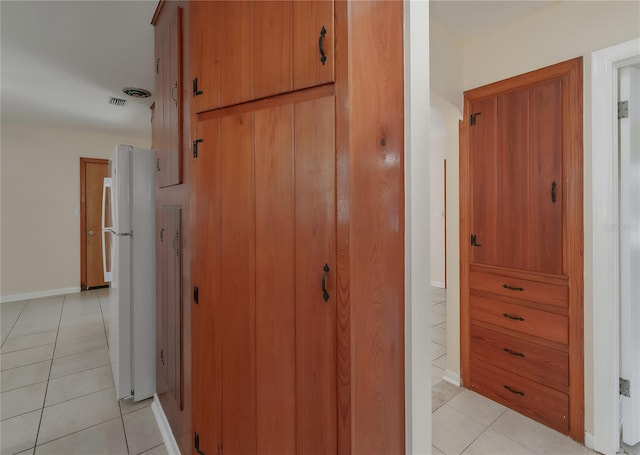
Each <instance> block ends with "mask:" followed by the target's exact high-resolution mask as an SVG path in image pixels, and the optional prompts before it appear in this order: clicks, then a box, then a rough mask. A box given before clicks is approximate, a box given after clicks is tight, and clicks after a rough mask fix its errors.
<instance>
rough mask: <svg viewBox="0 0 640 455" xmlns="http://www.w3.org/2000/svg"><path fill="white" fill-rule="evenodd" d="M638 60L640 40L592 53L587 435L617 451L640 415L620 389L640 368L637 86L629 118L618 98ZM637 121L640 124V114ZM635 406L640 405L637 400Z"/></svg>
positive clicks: (638, 427)
mask: <svg viewBox="0 0 640 455" xmlns="http://www.w3.org/2000/svg"><path fill="white" fill-rule="evenodd" d="M639 64H640V39H635V40H631V41H628V42H625V43H622V44H619V45H616V46H612V47H609V48H606V49H602V50H600V51H597V52H594V53H593V54H592V98H593V103H592V104H593V107H592V112H593V117H592V125H593V130H592V135H593V136H592V138H593V155H592V168H593V173H592V180H593V191H592V194H593V205H592V209H593V219H592V220H593V224H592V225H593V244H592V247H593V261H592V264H593V350H594V356H593V372H594V375H593V396H594V409H593V414H594V428H593V430H594V432H593V435H587V436H588V438H587V439H591V441H590V442H591V444H588V445H589V446H591V447H593V448H594V449H595V450H597V451H598V452H602V453H604V454H615V453H617V452H618V450H619V449H620V446H621V438H620V436H621V430H623V433H622V436H623V439H625V440H626V441H628V440H630V439H629V438H633V437H634V436H633V429H632V428H629V427H627V428H623V427H626V426H627V424H629V423H631V422H632V421H633V419H635V431H636V432H637V431H640V421H639V420H638V416H637V415H635V416H633V415H630V414H629V413H628V412H627V411H629V410H633V409H634V407H633V405H632V406H627V405H626V404H625V402H628V400H629V398H627V397H624V396H623V395H624V391H623V390H621V387H620V385H621V384H620V383H621V381H619V379H620V377H621V376H630V377H629V378H624V379H631V382H632V383H633V382H634V377H635V378H637V377H638V376H639V375H640V365H639V363H640V362H638V357H637V348H636V349H633V343H634V341H633V340H631V339H630V338H629V334H627V332H628V330H629V329H631V331H632V332H633V331H635V332H637V327H634V326H637V324H640V309H639V308H638V306H639V305H640V302H638V295H637V292H636V294H635V295H634V294H633V290H632V288H631V286H632V285H633V284H636V285H637V283H635V281H637V280H634V279H631V280H626V279H625V276H627V277H633V274H634V273H635V274H636V276H637V273H638V272H637V267H638V264H637V260H638V259H637V258H638V256H639V255H640V253H639V252H638V248H640V246H639V245H638V242H640V228H639V227H638V213H637V210H638V205H637V203H638V201H637V191H638V190H637V186H635V189H634V188H632V187H631V185H630V183H631V182H633V181H634V180H635V185H637V175H638V174H637V172H638V169H637V168H638V166H639V165H640V164H638V157H637V153H638V151H637V146H636V148H635V158H634V157H633V155H632V154H631V155H630V154H628V153H627V152H625V150H624V146H625V145H624V143H625V141H627V140H628V139H630V137H631V136H630V135H629V132H635V133H636V140H637V131H634V130H636V129H637V128H634V127H630V128H629V126H630V125H634V123H633V122H634V120H633V118H632V116H633V107H632V103H633V101H634V98H635V99H636V102H638V101H637V97H638V96H639V95H638V94H637V93H638V89H639V88H638V87H637V86H636V87H635V93H636V95H635V97H634V96H633V95H631V96H630V99H629V100H628V101H629V104H630V106H629V107H628V109H629V114H630V115H629V118H628V120H627V118H626V117H625V115H626V114H625V113H624V112H623V111H624V109H623V110H622V111H621V112H620V114H619V113H618V109H617V108H618V101H621V100H619V99H618V96H619V94H620V95H624V92H623V89H624V87H623V85H624V81H623V80H622V78H623V77H624V74H625V73H628V72H629V71H628V70H629V68H633V67H635V68H638V65H639ZM632 72H633V71H632ZM636 84H640V82H636ZM628 88H629V87H627V89H628ZM623 98H627V96H623ZM636 112H637V111H636ZM635 115H637V113H636V114H635ZM625 122H627V123H628V124H627V127H626V129H627V130H630V131H629V132H625ZM635 122H636V124H637V120H635ZM629 171H631V173H632V174H633V172H635V173H636V174H634V175H635V177H634V175H629ZM634 191H635V193H634ZM634 194H635V195H636V196H635V197H634ZM629 196H630V197H629ZM634 200H635V206H633V205H631V206H630V204H629V203H631V204H633V202H634ZM633 207H635V210H636V212H635V221H634V219H633V218H629V216H630V215H631V216H632V217H633V216H634V212H633ZM627 237H631V238H632V240H631V241H630V242H629V239H627ZM633 245H635V252H633V251H634V246H633ZM630 253H631V255H632V256H633V255H634V254H635V257H636V262H635V265H634V263H633V262H630V261H629V254H630ZM634 267H636V268H635V270H634ZM629 290H631V294H629V292H628V291H629ZM625 295H630V296H632V297H635V299H633V298H632V299H631V301H628V302H627V304H626V305H625V304H624V300H625ZM623 321H624V323H622V322H623ZM636 336H637V334H636ZM635 342H637V339H636V341H635ZM626 352H631V353H632V354H633V353H634V352H635V356H633V355H632V356H631V362H630V361H629V360H626V359H625V353H626ZM634 360H635V363H634ZM635 382H636V383H637V382H638V379H635ZM637 388H638V387H637V386H636V389H637ZM632 389H633V384H632ZM621 391H622V392H623V394H621V393H620V392H621ZM635 397H637V394H635ZM630 398H631V399H633V398H634V394H631V397H630ZM627 404H628V403H627ZM625 408H626V409H625ZM635 410H636V411H638V409H637V406H636V407H635ZM636 414H637V412H636ZM636 438H637V437H636ZM587 442H589V441H587ZM636 447H637V445H636Z"/></svg>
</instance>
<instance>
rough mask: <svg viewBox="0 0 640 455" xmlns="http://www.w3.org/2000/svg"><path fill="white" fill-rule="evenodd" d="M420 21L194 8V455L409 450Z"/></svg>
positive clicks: (340, 11)
mask: <svg viewBox="0 0 640 455" xmlns="http://www.w3.org/2000/svg"><path fill="white" fill-rule="evenodd" d="M402 11H403V5H402V3H399V2H353V3H347V2H342V1H336V2H332V1H308V2H297V1H273V2H260V1H256V2H244V1H238V2H233V1H232V2H229V1H220V2H203V1H196V2H192V3H191V4H190V18H191V19H190V21H189V39H190V43H191V45H190V59H191V63H190V68H191V73H190V79H189V87H188V90H189V98H190V100H191V156H190V159H189V160H190V169H191V174H190V177H189V184H190V194H191V196H190V200H191V204H190V208H191V216H190V234H191V235H190V238H191V242H190V252H191V271H192V274H191V277H190V278H191V280H190V285H189V287H190V292H191V296H190V307H191V329H192V330H191V342H192V349H191V353H192V363H191V365H192V369H191V371H190V377H191V381H192V382H191V384H192V392H193V394H192V403H193V412H192V416H193V421H192V424H193V425H192V432H193V439H192V444H191V448H190V449H189V450H190V452H191V453H194V454H200V453H206V454H213V453H216V454H242V455H247V454H262V453H273V454H276V453H277V454H314V453H317V454H330V453H341V454H349V453H362V454H364V453H366V454H389V453H403V452H404V441H405V434H404V415H405V412H404V273H403V267H404V210H403V207H404V192H403V188H404V182H403V174H404V164H403V163H404V161H403V137H404V128H403V126H404V125H403V120H402V118H403V109H404V106H403V47H402V42H403V14H402ZM185 453H186V452H185Z"/></svg>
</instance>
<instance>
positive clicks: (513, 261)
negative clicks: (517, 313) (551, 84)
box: [488, 89, 531, 269]
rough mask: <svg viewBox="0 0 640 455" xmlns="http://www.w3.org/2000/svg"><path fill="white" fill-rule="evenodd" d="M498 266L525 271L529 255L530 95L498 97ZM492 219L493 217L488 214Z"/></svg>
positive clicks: (519, 93) (515, 93)
mask: <svg viewBox="0 0 640 455" xmlns="http://www.w3.org/2000/svg"><path fill="white" fill-rule="evenodd" d="M498 162H499V163H500V168H499V172H498V211H497V217H496V218H497V220H498V226H499V230H500V231H499V234H498V236H499V237H498V238H500V246H499V248H498V257H499V263H498V265H501V266H504V267H513V268H519V269H521V268H524V267H525V266H526V263H527V259H526V258H527V254H528V252H529V248H528V247H529V244H528V240H529V235H528V233H529V226H528V225H529V222H530V221H531V220H530V218H529V210H528V208H529V207H528V196H529V190H528V188H529V91H528V90H527V89H524V90H519V91H516V92H513V93H509V94H506V95H502V96H499V97H498ZM488 215H489V214H488Z"/></svg>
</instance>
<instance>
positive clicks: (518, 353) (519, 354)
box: [502, 348, 524, 357]
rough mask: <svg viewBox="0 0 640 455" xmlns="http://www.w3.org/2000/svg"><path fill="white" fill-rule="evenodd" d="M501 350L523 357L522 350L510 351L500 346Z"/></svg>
mask: <svg viewBox="0 0 640 455" xmlns="http://www.w3.org/2000/svg"><path fill="white" fill-rule="evenodd" d="M502 350H503V351H504V352H506V353H507V354H511V355H515V356H518V357H524V354H523V353H522V352H516V351H512V350H511V349H509V348H502Z"/></svg>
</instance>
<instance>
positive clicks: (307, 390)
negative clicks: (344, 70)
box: [295, 97, 337, 454]
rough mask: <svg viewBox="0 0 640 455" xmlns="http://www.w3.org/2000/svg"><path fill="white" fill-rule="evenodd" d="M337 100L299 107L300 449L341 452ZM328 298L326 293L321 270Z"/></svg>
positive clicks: (297, 305) (297, 322)
mask: <svg viewBox="0 0 640 455" xmlns="http://www.w3.org/2000/svg"><path fill="white" fill-rule="evenodd" d="M334 112H335V107H334V99H333V97H328V98H321V99H318V100H314V101H308V102H304V103H300V104H297V105H296V106H295V213H296V227H295V242H296V286H295V289H296V337H297V338H296V350H297V352H296V376H297V377H296V380H297V387H296V395H297V426H298V440H297V453H301V454H302V453H318V454H320V453H322V454H324V453H335V450H336V444H337V442H336V428H337V425H336V416H337V410H336V293H337V292H336V284H335V283H336V280H335V276H336V261H335V138H334V118H335V116H334ZM325 264H327V265H328V267H329V271H328V272H327V273H326V274H325V279H324V280H325V285H326V290H327V292H328V294H329V297H328V300H327V301H325V299H324V298H323V290H322V280H323V273H324V272H323V267H324V265H325Z"/></svg>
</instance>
